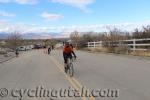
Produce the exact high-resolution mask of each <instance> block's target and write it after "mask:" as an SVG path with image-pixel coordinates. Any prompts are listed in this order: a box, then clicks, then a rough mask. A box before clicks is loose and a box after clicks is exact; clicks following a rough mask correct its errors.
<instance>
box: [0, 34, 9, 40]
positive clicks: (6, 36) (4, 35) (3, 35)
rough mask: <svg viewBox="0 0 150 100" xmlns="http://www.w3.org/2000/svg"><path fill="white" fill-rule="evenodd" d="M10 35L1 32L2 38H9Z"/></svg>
mask: <svg viewBox="0 0 150 100" xmlns="http://www.w3.org/2000/svg"><path fill="white" fill-rule="evenodd" d="M8 36H9V34H8V33H0V39H7V38H8Z"/></svg>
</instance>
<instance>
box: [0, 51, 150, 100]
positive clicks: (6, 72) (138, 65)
mask: <svg viewBox="0 0 150 100" xmlns="http://www.w3.org/2000/svg"><path fill="white" fill-rule="evenodd" d="M76 54H77V56H78V59H77V60H76V61H74V63H73V64H74V68H75V75H74V77H72V78H70V77H68V76H67V75H66V74H65V73H64V72H63V58H62V51H60V50H55V51H52V53H51V55H47V54H44V52H43V51H42V50H36V51H30V52H27V53H24V54H22V55H20V56H19V57H18V58H14V59H12V60H10V61H8V62H5V63H2V64H0V100H19V96H20V95H19V94H18V93H20V92H18V91H15V96H16V97H12V91H13V90H19V89H22V90H26V89H27V90H32V89H37V87H38V88H39V87H43V88H44V89H54V90H57V91H59V90H61V89H68V88H69V87H72V88H74V89H77V90H80V89H82V88H84V89H85V90H86V89H89V91H92V90H100V89H101V90H102V92H101V93H104V92H103V91H104V90H118V91H119V92H118V93H119V94H118V95H117V97H110V96H109V97H108V96H106V95H105V97H104V95H102V94H101V96H99V97H94V96H91V97H90V98H86V97H84V96H85V95H84V96H83V97H81V98H79V97H76V98H75V97H66V98H61V97H60V96H58V98H56V97H52V99H54V100H150V80H149V76H150V60H149V59H141V58H138V57H131V56H121V55H111V54H93V53H87V52H84V51H77V52H76ZM3 88H6V89H7V90H8V96H7V95H6V96H7V97H2V96H5V94H6V91H4V90H3V91H2V89H3ZM13 92H14V91H13ZM32 92H33V91H32ZM21 93H24V94H23V98H22V100H50V97H47V96H46V97H42V96H41V97H39V96H37V95H36V97H29V96H28V95H27V93H26V91H25V92H21ZM33 93H34V92H33ZM80 93H81V91H80ZM95 93H98V92H95ZM102 96H103V97H102Z"/></svg>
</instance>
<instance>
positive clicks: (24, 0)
mask: <svg viewBox="0 0 150 100" xmlns="http://www.w3.org/2000/svg"><path fill="white" fill-rule="evenodd" d="M15 2H16V3H19V4H36V3H37V2H38V1H37V0H15Z"/></svg>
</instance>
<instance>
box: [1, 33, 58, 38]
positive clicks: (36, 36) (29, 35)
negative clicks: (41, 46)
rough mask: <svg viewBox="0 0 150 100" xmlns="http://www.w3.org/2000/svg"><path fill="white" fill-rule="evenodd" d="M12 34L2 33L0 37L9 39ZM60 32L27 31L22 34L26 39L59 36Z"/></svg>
mask: <svg viewBox="0 0 150 100" xmlns="http://www.w3.org/2000/svg"><path fill="white" fill-rule="evenodd" d="M9 35H10V34H8V33H0V39H7V38H8V36H9ZM59 35H60V33H55V32H50V33H25V34H22V38H24V39H50V38H53V37H57V36H59Z"/></svg>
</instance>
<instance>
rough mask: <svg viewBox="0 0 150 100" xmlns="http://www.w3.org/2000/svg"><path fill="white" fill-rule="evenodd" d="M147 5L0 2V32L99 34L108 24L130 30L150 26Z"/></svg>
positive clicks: (125, 0) (104, 0)
mask: <svg viewBox="0 0 150 100" xmlns="http://www.w3.org/2000/svg"><path fill="white" fill-rule="evenodd" d="M149 5H150V0H0V31H1V32H2V31H10V28H11V29H12V30H15V29H17V30H18V26H19V27H20V31H26V32H32V31H37V32H38V31H40V32H61V31H64V32H65V31H67V32H68V31H73V30H79V31H102V30H104V28H105V26H108V25H109V26H115V25H116V27H119V28H126V29H127V30H131V29H133V28H135V27H139V26H140V25H145V24H149V23H150V13H149V11H150V6H149ZM29 28H30V29H29ZM27 29H29V30H28V31H27Z"/></svg>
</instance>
